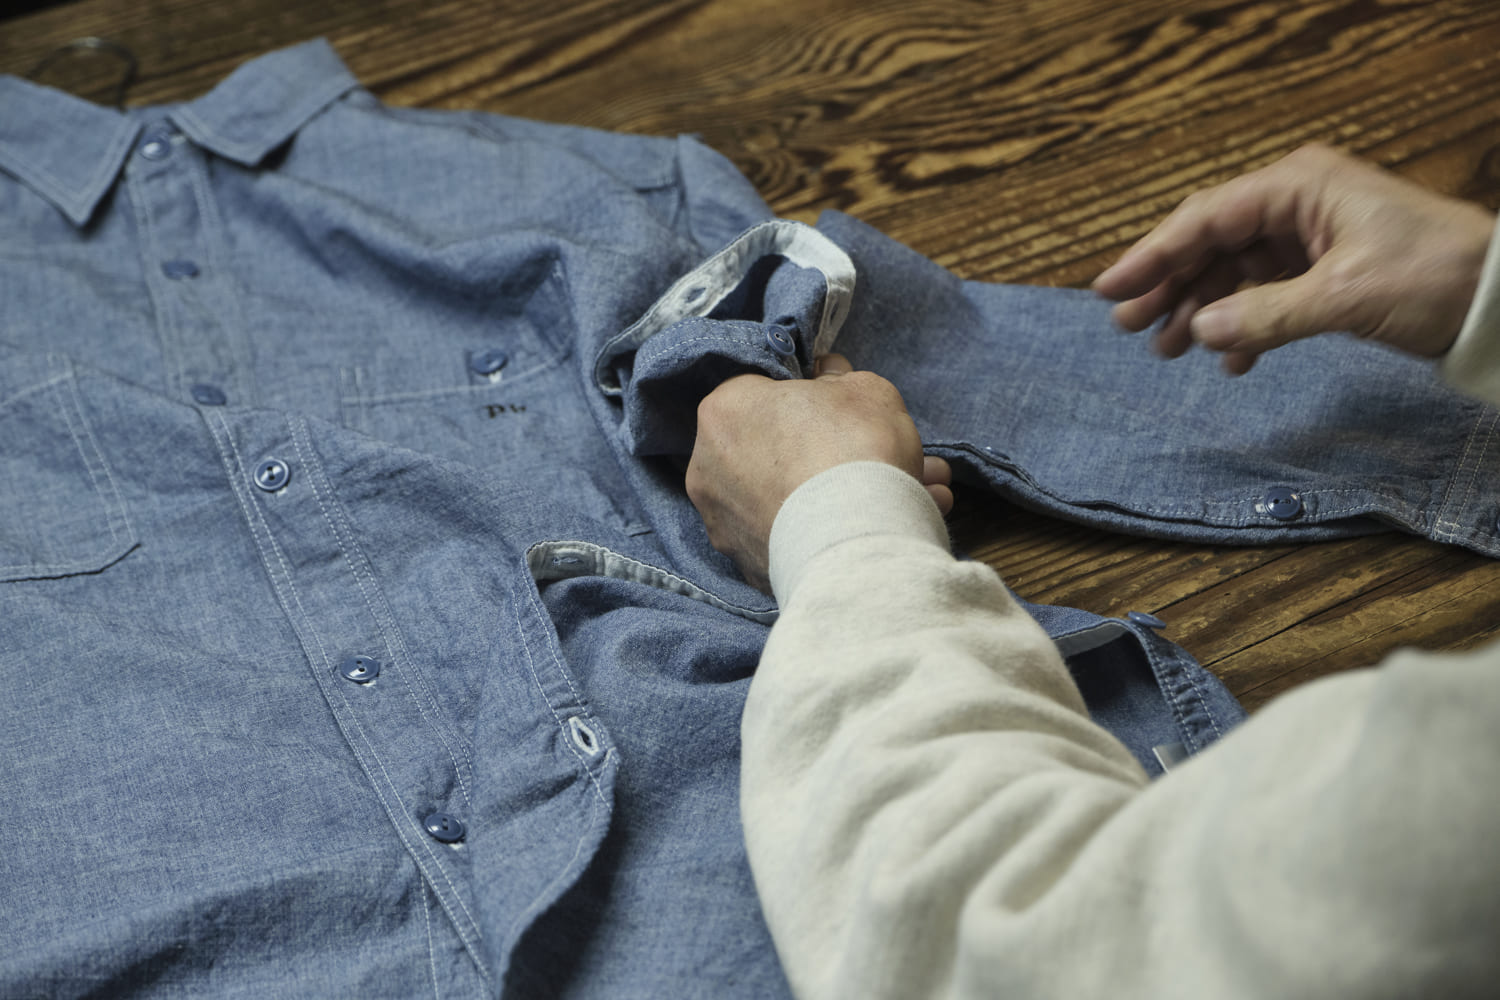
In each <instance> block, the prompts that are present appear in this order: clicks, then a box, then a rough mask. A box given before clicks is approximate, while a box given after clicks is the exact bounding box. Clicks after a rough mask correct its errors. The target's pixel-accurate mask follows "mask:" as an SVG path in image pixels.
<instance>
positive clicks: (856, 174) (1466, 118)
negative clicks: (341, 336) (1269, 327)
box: [0, 0, 1500, 708]
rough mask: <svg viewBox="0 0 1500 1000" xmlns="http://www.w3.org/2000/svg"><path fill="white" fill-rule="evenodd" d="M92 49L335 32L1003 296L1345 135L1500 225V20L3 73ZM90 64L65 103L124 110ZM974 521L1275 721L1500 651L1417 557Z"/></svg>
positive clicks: (420, 87)
mask: <svg viewBox="0 0 1500 1000" xmlns="http://www.w3.org/2000/svg"><path fill="white" fill-rule="evenodd" d="M87 34H97V35H106V36H109V37H112V38H115V39H118V40H119V41H121V42H123V43H125V44H127V45H129V46H130V47H131V48H132V49H133V50H134V51H135V52H136V53H137V55H138V56H139V58H140V60H141V74H140V78H139V80H138V82H137V84H136V85H135V87H134V88H133V89H132V91H131V94H130V100H131V102H132V103H154V102H159V101H166V100H177V99H183V98H187V97H192V96H195V95H197V94H199V93H202V92H203V91H205V90H207V89H209V88H210V87H211V86H213V84H214V83H216V82H217V81H218V80H219V79H221V78H222V77H223V76H224V75H225V74H227V73H228V72H229V71H230V70H231V69H233V67H234V66H235V65H237V64H238V63H239V62H241V61H243V60H244V59H246V58H249V57H251V56H254V55H256V54H259V53H261V52H264V51H266V50H268V49H271V48H275V47H279V46H282V45H287V44H291V43H294V42H297V41H301V40H303V39H306V38H309V37H313V36H315V35H320V34H322V35H327V36H329V37H330V39H331V40H332V41H333V42H334V44H335V45H336V46H337V48H338V49H339V51H340V53H341V54H342V55H343V57H344V58H345V59H346V61H347V62H348V63H349V64H350V66H351V68H352V69H353V70H354V72H355V73H356V74H357V75H358V76H359V77H360V78H361V79H362V80H364V81H365V82H366V83H367V85H369V86H370V88H371V89H372V90H374V91H375V92H376V93H377V94H379V95H380V96H381V97H382V98H384V99H385V100H387V101H390V102H392V103H396V104H405V105H420V106H426V107H443V108H483V109H486V110H491V111H497V112H503V113H507V114H516V115H525V116H530V117H536V118H544V119H550V120H555V121H566V122H574V123H579V124H585V125H593V126H598V127H601V128H609V129H620V130H627V131H639V132H651V133H676V132H695V133H698V134H700V135H702V136H703V137H704V138H705V139H706V140H707V141H708V142H709V143H710V144H712V145H713V146H715V147H716V148H718V149H719V150H721V151H722V152H724V153H725V154H727V155H728V156H730V157H731V158H732V159H733V160H734V161H735V163H736V164H738V165H739V166H740V167H741V169H743V170H744V171H745V172H746V173H747V175H748V176H749V177H750V178H751V179H752V180H753V181H754V182H755V183H756V185H757V186H758V187H759V188H760V190H761V191H762V192H763V193H764V194H765V195H766V197H767V198H768V200H769V201H770V202H771V204H772V205H773V207H774V208H776V210H777V211H778V212H780V213H781V214H783V215H786V216H789V217H792V218H798V219H803V220H806V221H811V220H812V219H814V218H815V217H816V215H817V214H818V212H820V211H821V210H823V209H825V208H840V209H843V210H845V211H848V212H851V213H853V214H856V215H858V216H860V217H861V218H863V219H865V220H866V221H868V222H870V223H872V224H874V225H876V226H878V227H880V228H882V229H884V230H885V231H886V232H888V233H890V234H891V235H893V236H894V237H896V238H897V239H900V240H902V241H904V242H906V243H908V244H910V245H911V246H913V247H914V248H916V249H917V250H919V251H921V252H923V253H925V254H927V255H928V256H930V257H932V258H934V259H935V260H937V261H938V262H940V263H942V264H944V265H946V266H948V267H950V268H952V269H953V270H954V271H956V272H957V273H959V274H960V275H962V276H963V277H966V278H973V279H981V280H990V281H1014V282H1027V283H1039V284H1051V285H1072V286H1078V285H1082V284H1084V283H1086V282H1087V281H1089V280H1090V279H1091V278H1092V277H1093V276H1094V275H1095V274H1096V273H1097V272H1098V271H1099V269H1100V268H1101V267H1103V266H1104V265H1105V264H1106V263H1108V262H1109V261H1110V260H1112V259H1113V257H1114V256H1115V255H1116V254H1118V252H1119V251H1120V250H1121V249H1123V248H1124V247H1125V246H1127V245H1128V244H1129V243H1130V242H1131V241H1132V240H1134V239H1135V238H1137V237H1139V236H1140V235H1141V234H1142V233H1144V232H1145V231H1146V230H1147V229H1149V227H1150V226H1151V225H1152V224H1153V223H1154V222H1155V221H1156V220H1157V219H1159V218H1160V217H1161V216H1162V215H1163V214H1164V213H1165V212H1166V211H1168V210H1169V209H1170V208H1171V207H1172V206H1173V205H1174V204H1175V203H1176V202H1177V201H1179V200H1180V199H1181V198H1183V197H1184V196H1186V195H1187V194H1188V193H1190V192H1191V191H1193V190H1194V189H1196V188H1199V187H1201V186H1204V185H1208V184H1212V183H1216V182H1219V181H1222V180H1225V179H1228V178H1229V177H1231V176H1234V175H1235V174H1237V173H1240V172H1242V171H1244V170H1246V169H1249V168H1252V167H1255V166H1258V165H1261V164H1264V163H1267V162H1269V161H1271V160H1273V159H1275V158H1276V157H1278V156H1280V155H1282V154H1284V153H1287V152H1289V151H1291V150H1292V149H1294V148H1296V147H1297V146H1298V145H1301V144H1302V143H1304V142H1307V141H1310V140H1315V139H1316V140H1321V141H1325V142H1330V143H1333V144H1335V145H1338V146H1340V147H1342V148H1345V149H1348V150H1351V151H1353V152H1357V153H1360V154H1362V155H1365V156H1368V157H1370V158H1372V159H1374V160H1375V161H1377V162H1379V163H1381V164H1383V165H1385V166H1387V167H1389V168H1390V169H1392V170H1395V171H1397V172H1399V173H1401V174H1403V175H1405V176H1408V177H1410V178H1412V179H1414V180H1417V181H1419V182H1421V183H1424V184H1427V185H1429V186H1431V187H1433V188H1435V189H1438V190H1441V191H1445V192H1449V193H1452V194H1456V195H1460V196H1462V197H1465V198H1470V199H1473V200H1476V201H1479V202H1481V203H1483V204H1485V205H1487V206H1489V207H1491V208H1497V207H1500V67H1497V56H1496V53H1497V51H1500V4H1495V3H1494V2H1493V0H1435V2H1425V0H1423V2H1419V0H1307V2H1298V0H1176V2H1157V0H1123V2H1121V0H1011V2H983V0H916V2H909V0H902V2H896V0H858V2H856V0H809V2H800V3H792V2H790V0H752V2H730V0H662V2H652V0H580V2H541V0H522V2H516V3H506V4H499V3H489V2H482V0H322V2H320V3H318V4H306V3H294V2H291V0H135V2H130V0H78V2H75V3H72V4H69V5H66V6H64V7H61V8H55V9H52V10H48V11H44V12H39V13H35V14H30V15H26V16H24V17H20V18H16V19H13V20H9V21H4V22H0V72H20V73H25V72H26V71H28V70H29V69H30V68H31V67H32V66H34V65H35V64H36V62H37V61H38V60H40V59H41V57H42V56H43V55H45V54H46V53H47V52H49V51H50V50H52V49H53V48H54V47H56V46H59V45H62V44H64V43H65V42H67V41H68V40H70V39H72V38H74V37H77V36H80V35H87ZM75 63H76V61H69V63H67V64H66V65H62V66H59V67H56V68H55V69H54V72H53V73H52V74H49V80H48V82H53V83H60V84H63V85H67V86H70V87H73V88H75V89H77V90H78V91H79V92H81V93H86V94H88V95H89V96H94V97H96V98H97V97H100V96H102V95H103V94H106V93H107V92H108V86H109V82H110V80H109V74H108V73H107V72H102V71H100V70H99V67H98V66H97V65H96V66H94V67H93V68H92V69H90V68H89V67H88V66H86V65H80V64H75ZM0 115H3V109H0ZM1250 377H1254V375H1253V374H1252V375H1251V376H1250ZM1497 503H1500V498H1497ZM954 530H955V535H956V537H957V538H958V540H959V542H960V544H962V545H963V546H964V547H965V548H967V549H968V550H969V551H971V552H972V553H973V554H975V555H976V556H978V557H979V558H982V559H984V560H985V561H987V562H988V563H990V564H991V565H993V566H995V567H996V568H998V569H999V570H1000V571H1001V572H1002V573H1003V574H1004V575H1005V576H1006V578H1007V580H1008V581H1009V582H1010V583H1011V584H1012V586H1014V587H1015V588H1016V590H1017V591H1018V592H1020V593H1022V594H1023V595H1025V596H1027V597H1029V598H1032V599H1035V600H1040V601H1046V602H1052V603H1061V604H1070V605H1075V606H1079V607H1086V608H1089V609H1091V610H1095V611H1100V612H1104V613H1121V612H1124V611H1126V610H1144V611H1151V612H1154V613H1157V614H1160V615H1161V616H1162V617H1163V618H1165V619H1167V620H1168V622H1169V624H1170V628H1169V631H1168V635H1170V636H1171V637H1172V638H1174V639H1176V640H1177V641H1179V642H1181V643H1182V644H1183V645H1185V646H1186V647H1187V648H1188V649H1190V650H1192V651H1193V652H1194V653H1195V654H1197V655H1198V656H1199V657H1200V658H1201V659H1202V660H1203V661H1204V662H1205V663H1207V664H1208V665H1209V666H1210V667H1211V668H1213V669H1214V670H1215V671H1217V672H1218V673H1219V674H1220V675H1221V676H1222V677H1224V678H1225V680H1226V681H1227V682H1228V683H1229V685H1230V687H1231V689H1233V690H1234V691H1235V692H1236V693H1237V694H1238V695H1240V696H1241V698H1242V700H1244V701H1245V702H1246V704H1247V705H1248V706H1250V707H1252V708H1255V707H1258V706H1259V705H1260V704H1262V703H1264V701H1265V700H1267V699H1268V698H1270V697H1272V696H1273V695H1275V694H1276V693H1279V692H1280V691H1283V690H1286V689H1287V688H1289V687H1291V686H1293V685H1296V684H1300V683H1304V682H1306V681H1309V680H1312V679H1315V678H1317V677H1320V676H1323V675H1325V674H1329V673H1333V672H1337V671H1340V670H1346V669H1351V668H1354V667H1359V666H1365V665H1369V664H1372V663H1374V662H1376V661H1378V660H1379V659H1380V658H1381V657H1382V656H1384V655H1385V654H1386V653H1387V652H1388V651H1390V650H1391V649H1393V648H1396V647H1398V646H1402V645H1418V646H1426V647H1432V648H1465V647H1469V646H1473V645H1476V644H1478V643H1481V642H1484V641H1486V640H1487V639H1490V638H1493V637H1495V635H1496V633H1497V631H1500V562H1495V561H1491V560H1486V559H1484V558H1482V557H1479V556H1476V555H1472V554H1470V553H1467V552H1464V551H1461V550H1458V549H1453V548H1449V547H1444V546H1440V545H1435V544H1432V543H1428V542H1422V541H1418V540H1414V539H1410V538H1406V537H1402V536H1395V535H1378V536H1371V537H1367V538H1358V539H1352V540H1348V541H1343V542H1336V543H1328V544H1319V545H1307V546H1282V547H1271V548H1239V549H1235V548H1225V547H1208V546H1193V545H1180V544H1170V543H1163V542H1156V541H1150V540H1144V539H1138V538H1130V537H1126V536H1123V535H1114V534H1109V533H1106V532H1101V531H1095V530H1092V529H1086V528H1080V527H1077V526H1074V525H1069V524H1065V523H1062V522H1058V521H1053V520H1048V519H1046V518H1043V517H1039V516H1037V515H1034V514H1030V513H1027V512H1024V511H1019V510H1016V509H1013V508H1011V507H1009V506H1008V505H1006V504H1004V503H1001V502H998V501H994V500H989V499H986V498H982V497H976V496H972V495H965V497H964V499H963V504H962V508H961V511H960V513H959V515H958V516H957V517H956V518H955V521H954Z"/></svg>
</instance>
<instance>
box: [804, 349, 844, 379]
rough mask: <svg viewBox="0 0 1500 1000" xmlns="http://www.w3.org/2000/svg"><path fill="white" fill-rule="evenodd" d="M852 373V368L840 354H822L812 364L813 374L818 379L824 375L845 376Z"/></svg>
mask: <svg viewBox="0 0 1500 1000" xmlns="http://www.w3.org/2000/svg"><path fill="white" fill-rule="evenodd" d="M852 371H854V366H853V365H852V364H850V363H849V359H848V358H846V357H844V356H843V355H842V354H824V355H822V356H821V357H819V358H818V359H817V360H815V361H814V362H813V374H814V375H815V376H817V377H818V378H822V377H823V376H824V375H847V374H849V373H850V372H852Z"/></svg>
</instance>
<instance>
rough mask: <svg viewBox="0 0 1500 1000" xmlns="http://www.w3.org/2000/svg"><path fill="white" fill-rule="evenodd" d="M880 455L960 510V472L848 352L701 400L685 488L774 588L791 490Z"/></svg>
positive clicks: (942, 505)
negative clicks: (932, 450) (926, 448)
mask: <svg viewBox="0 0 1500 1000" xmlns="http://www.w3.org/2000/svg"><path fill="white" fill-rule="evenodd" d="M860 461H875V462H885V463H887V464H889V465H894V466H895V467H896V468H898V469H903V470H905V471H906V472H908V473H910V474H911V475H912V476H913V477H915V478H916V479H917V480H919V481H920V482H921V483H922V484H923V485H925V486H926V487H927V491H928V492H929V493H931V494H932V497H933V499H934V500H935V501H937V505H938V509H939V510H941V511H942V512H943V513H944V514H947V513H948V512H949V511H950V510H952V509H953V492H952V490H950V489H949V484H950V483H951V481H952V472H951V470H950V469H949V468H948V463H947V462H944V461H943V460H942V459H940V458H925V457H924V456H923V455H922V439H921V438H920V437H919V436H918V434H917V427H916V425H915V424H914V423H912V419H911V416H910V414H908V413H907V412H906V405H905V404H904V403H903V402H902V401H901V394H900V393H899V392H897V391H896V387H895V386H893V385H891V384H890V383H889V382H887V381H886V380H885V379H883V378H881V377H880V376H879V375H876V374H874V373H873V372H856V371H854V370H853V369H852V367H851V366H850V364H849V362H848V361H847V360H846V359H845V358H843V357H842V356H840V355H837V354H830V355H827V356H825V357H823V358H820V359H819V361H818V375H817V377H816V378H813V379H801V380H792V381H776V380H774V379H769V378H766V377H764V376H762V375H740V376H737V377H735V378H732V379H729V380H728V381H726V382H724V383H723V384H722V385H720V386H719V387H718V388H717V389H715V390H714V391H713V392H711V393H709V394H708V396H707V397H705V398H704V400H703V402H702V403H700V404H699V406H698V437H697V440H696V441H695V442H694V445H693V456H692V459H691V460H690V461H689V462H688V469H687V494H688V499H690V500H692V502H693V506H694V507H696V508H698V513H699V514H701V515H702V516H703V523H704V524H705V525H706V526H707V528H708V540H709V541H710V542H712V543H713V546H714V548H716V549H718V550H719V551H720V552H723V553H724V554H725V555H727V556H729V557H730V558H731V559H733V560H734V562H735V565H737V566H738V567H739V568H740V572H741V573H743V574H744V576H745V579H746V580H748V581H749V582H750V583H751V584H752V585H753V586H755V587H758V588H759V589H761V590H764V591H766V592H767V593H770V576H769V562H770V554H769V547H770V540H771V525H772V523H773V522H774V521H775V520H776V513H777V512H778V511H779V510H780V509H781V505H782V503H783V502H785V500H786V498H787V497H789V496H791V495H792V493H793V491H795V490H796V489H797V487H799V486H801V485H802V484H803V483H805V482H807V481H808V480H809V479H811V478H812V477H813V476H816V475H817V474H818V473H820V472H823V471H825V470H827V469H831V468H833V467H834V466H836V465H842V464H844V463H845V462H860Z"/></svg>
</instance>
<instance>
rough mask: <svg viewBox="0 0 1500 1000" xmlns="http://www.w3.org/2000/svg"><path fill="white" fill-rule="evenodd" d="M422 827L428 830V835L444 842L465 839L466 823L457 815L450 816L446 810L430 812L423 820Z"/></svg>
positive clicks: (449, 842)
mask: <svg viewBox="0 0 1500 1000" xmlns="http://www.w3.org/2000/svg"><path fill="white" fill-rule="evenodd" d="M422 828H423V829H425V830H426V831H427V836H429V837H431V838H432V839H433V840H436V841H438V842H439V843H443V844H452V843H456V842H458V841H460V840H463V839H464V825H463V823H461V822H460V821H459V820H458V818H457V817H456V816H449V815H448V814H447V813H445V812H435V813H430V814H428V816H427V818H426V819H424V820H422Z"/></svg>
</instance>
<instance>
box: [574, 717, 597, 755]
mask: <svg viewBox="0 0 1500 1000" xmlns="http://www.w3.org/2000/svg"><path fill="white" fill-rule="evenodd" d="M568 728H569V729H571V730H572V732H573V742H574V743H576V744H578V746H579V748H580V749H582V750H583V752H584V753H586V754H588V755H589V756H590V757H592V756H594V755H595V754H597V753H598V752H599V738H598V737H597V736H595V735H594V731H593V730H592V729H590V728H589V727H588V726H587V725H586V724H585V723H584V721H583V720H582V719H580V718H579V717H578V716H576V715H575V716H573V717H572V718H571V719H569V720H568Z"/></svg>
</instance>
